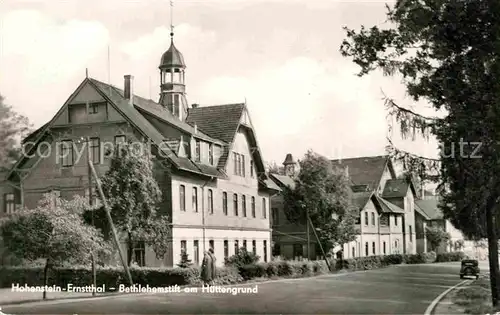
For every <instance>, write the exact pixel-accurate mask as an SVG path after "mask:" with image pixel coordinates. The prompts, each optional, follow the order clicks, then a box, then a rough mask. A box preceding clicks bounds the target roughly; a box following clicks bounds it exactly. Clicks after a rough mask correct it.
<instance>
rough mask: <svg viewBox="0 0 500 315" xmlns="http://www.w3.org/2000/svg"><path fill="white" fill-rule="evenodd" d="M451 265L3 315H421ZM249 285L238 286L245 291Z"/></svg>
mask: <svg viewBox="0 0 500 315" xmlns="http://www.w3.org/2000/svg"><path fill="white" fill-rule="evenodd" d="M458 270H459V265H458V264H457V263H447V264H434V265H404V266H396V267H390V268H386V269H379V270H373V271H367V272H361V273H352V274H342V275H328V276H324V277H316V278H309V279H296V280H282V281H276V282H268V283H260V284H258V293H256V294H240V295H236V296H234V295H229V294H207V293H204V294H203V293H169V294H143V295H121V296H110V297H104V298H94V299H87V300H79V301H68V300H66V301H64V300H63V301H48V302H41V303H32V304H24V305H18V306H11V307H4V308H3V309H2V311H3V312H5V313H7V314H91V313H93V314H113V313H114V314H118V313H120V314H125V313H126V314H187V313H190V314H200V313H204V314H216V313H219V314H229V313H232V314H236V313H240V314H242V313H244V314H257V313H266V314H280V313H281V314H298V313H302V314H313V313H315V314H332V313H333V314H424V312H425V310H426V308H427V307H428V306H429V304H431V302H432V301H433V300H434V299H435V298H436V297H437V296H438V295H440V294H441V293H442V292H443V291H445V290H446V289H447V288H449V287H451V286H454V285H455V284H457V283H459V282H460V281H461V280H460V279H459V276H458ZM249 286H251V285H242V286H241V287H249Z"/></svg>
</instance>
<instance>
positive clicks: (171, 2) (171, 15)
mask: <svg viewBox="0 0 500 315" xmlns="http://www.w3.org/2000/svg"><path fill="white" fill-rule="evenodd" d="M170 36H171V37H173V36H174V1H173V0H170Z"/></svg>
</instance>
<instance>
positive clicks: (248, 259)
mask: <svg viewBox="0 0 500 315" xmlns="http://www.w3.org/2000/svg"><path fill="white" fill-rule="evenodd" d="M259 258H260V257H259V256H257V255H255V254H254V253H252V252H249V251H247V250H246V248H244V247H242V248H240V249H239V251H238V253H237V254H235V255H233V256H231V257H229V258H226V260H225V261H224V264H225V265H226V266H228V267H236V268H239V267H242V266H245V265H251V264H255V263H257V262H258V261H259Z"/></svg>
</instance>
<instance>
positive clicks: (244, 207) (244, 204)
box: [241, 195, 247, 218]
mask: <svg viewBox="0 0 500 315" xmlns="http://www.w3.org/2000/svg"><path fill="white" fill-rule="evenodd" d="M241 210H242V211H243V216H244V217H245V218H246V216H247V196H245V195H241Z"/></svg>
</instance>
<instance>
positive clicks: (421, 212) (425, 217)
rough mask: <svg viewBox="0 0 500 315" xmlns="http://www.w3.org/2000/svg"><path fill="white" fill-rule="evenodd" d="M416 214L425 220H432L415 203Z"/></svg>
mask: <svg viewBox="0 0 500 315" xmlns="http://www.w3.org/2000/svg"><path fill="white" fill-rule="evenodd" d="M415 213H418V214H420V215H421V216H422V217H423V218H424V219H425V220H431V218H430V217H429V216H428V215H427V213H425V211H424V210H422V209H420V207H419V206H418V204H417V203H416V202H415Z"/></svg>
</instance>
